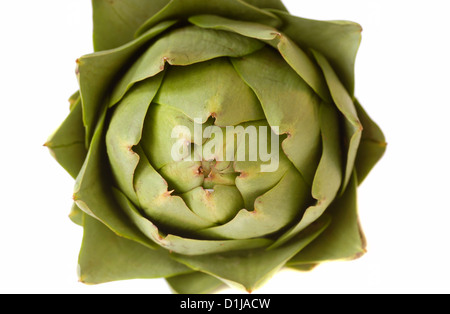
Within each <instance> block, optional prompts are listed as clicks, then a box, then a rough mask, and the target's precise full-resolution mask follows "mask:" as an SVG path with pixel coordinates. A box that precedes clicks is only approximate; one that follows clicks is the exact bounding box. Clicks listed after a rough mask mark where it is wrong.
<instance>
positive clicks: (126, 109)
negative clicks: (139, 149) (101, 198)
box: [106, 75, 163, 204]
mask: <svg viewBox="0 0 450 314" xmlns="http://www.w3.org/2000/svg"><path fill="white" fill-rule="evenodd" d="M162 77H163V75H158V76H155V77H153V78H150V79H148V80H145V81H143V82H141V83H139V84H137V85H135V86H134V87H133V89H131V90H130V92H129V93H128V94H127V95H125V97H124V98H123V99H122V101H121V102H120V104H118V105H117V108H116V110H115V111H114V114H113V115H112V118H111V122H110V124H109V128H108V132H107V133H106V148H107V152H108V157H109V161H110V164H111V168H112V170H113V175H114V176H115V179H116V180H115V182H116V184H117V185H118V186H119V187H120V188H121V189H122V191H124V193H125V194H126V195H127V196H128V198H130V199H131V200H132V201H133V202H134V203H135V204H139V201H138V199H137V196H136V192H135V190H134V171H135V170H136V167H137V165H138V163H139V156H138V155H137V154H136V153H135V152H134V151H133V150H132V147H133V146H135V145H137V144H138V143H139V141H140V140H141V135H142V128H143V127H144V120H145V117H146V115H147V111H148V108H149V106H150V103H151V101H152V99H153V97H154V96H155V95H156V93H157V91H158V89H159V86H160V84H161V81H162Z"/></svg>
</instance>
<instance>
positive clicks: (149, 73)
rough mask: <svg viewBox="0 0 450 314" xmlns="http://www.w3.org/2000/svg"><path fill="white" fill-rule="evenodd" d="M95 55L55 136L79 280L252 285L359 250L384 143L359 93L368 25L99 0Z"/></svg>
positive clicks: (234, 1) (192, 0)
mask: <svg viewBox="0 0 450 314" xmlns="http://www.w3.org/2000/svg"><path fill="white" fill-rule="evenodd" d="M92 5H93V22H94V50H95V52H94V53H92V54H89V55H85V56H83V57H81V58H79V59H78V60H77V68H76V75H77V78H78V81H79V90H78V91H77V92H76V93H75V94H74V95H72V96H71V97H70V113H69V115H68V117H67V118H66V119H65V121H64V122H63V123H62V125H61V126H60V127H59V128H58V129H57V131H56V132H55V133H54V134H53V135H52V136H51V137H50V139H49V140H48V142H47V143H46V146H47V147H48V148H49V149H50V151H51V153H52V155H53V156H54V157H55V159H56V160H57V161H58V162H59V164H60V165H61V166H62V167H64V168H65V169H66V170H67V172H68V173H69V174H70V175H71V176H72V177H73V178H74V179H75V188H74V194H73V200H74V205H73V208H72V211H71V213H70V218H71V219H72V220H73V221H74V222H75V223H77V224H79V225H81V226H82V227H83V230H84V231H83V241H82V245H81V251H80V254H79V262H78V263H79V278H80V281H81V282H84V283H89V284H98V283H104V282H110V281H116V280H125V279H135V278H166V280H167V283H168V284H169V286H170V287H171V289H172V290H173V291H174V292H176V293H210V292H214V291H217V289H219V288H221V287H224V286H225V287H226V286H229V287H232V288H237V289H244V290H245V291H253V290H254V289H257V288H259V287H261V286H262V285H263V284H264V283H266V282H267V280H269V279H270V278H271V276H273V275H274V274H275V273H276V272H278V271H279V270H280V269H283V268H286V267H288V268H292V269H296V270H304V271H306V270H311V269H312V268H314V266H316V265H318V264H319V263H321V262H324V261H330V260H343V259H353V258H357V257H359V256H361V255H362V254H363V253H364V252H365V240H364V237H363V232H362V231H361V228H360V224H359V222H358V213H357V205H356V192H357V187H358V185H359V184H361V182H362V181H363V180H364V179H365V177H366V176H367V174H368V173H369V171H370V170H371V169H372V168H373V166H374V165H375V164H376V163H377V161H378V160H379V159H380V158H381V157H382V155H383V153H384V151H385V147H386V144H385V139H384V136H383V133H382V131H381V130H380V128H379V127H378V126H377V125H376V124H375V123H374V122H373V121H372V120H371V118H370V117H369V115H368V114H367V113H366V112H365V111H364V109H363V108H362V107H361V105H360V104H359V103H358V101H357V99H356V98H355V97H354V63H355V57H356V53H357V50H358V47H359V44H360V40H361V27H360V26H359V25H358V24H356V23H353V22H347V21H316V20H310V19H305V18H300V17H296V16H293V15H291V14H290V13H288V11H287V10H286V8H285V7H284V5H283V4H282V2H280V1H279V0H245V1H244V0H208V1H204V0H170V1H169V0H152V1H148V0H114V1H110V0H93V1H92Z"/></svg>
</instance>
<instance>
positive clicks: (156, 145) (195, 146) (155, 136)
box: [140, 103, 213, 179]
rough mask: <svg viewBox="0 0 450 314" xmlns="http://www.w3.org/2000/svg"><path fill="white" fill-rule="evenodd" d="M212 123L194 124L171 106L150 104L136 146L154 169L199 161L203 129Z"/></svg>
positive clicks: (209, 121)
mask: <svg viewBox="0 0 450 314" xmlns="http://www.w3.org/2000/svg"><path fill="white" fill-rule="evenodd" d="M212 122H213V121H212V120H208V121H207V123H204V124H201V123H196V122H195V121H194V120H192V119H191V118H190V117H188V116H186V115H185V114H184V113H183V112H182V111H180V110H179V109H177V108H175V107H172V106H162V105H158V104H156V103H152V104H151V106H150V108H149V110H148V113H147V116H146V118H145V121H144V128H143V131H142V139H141V141H140V145H141V147H142V149H143V150H144V151H145V154H146V156H147V158H148V159H149V161H150V163H151V164H152V165H153V166H154V167H155V169H156V170H159V169H161V168H162V167H164V166H165V165H168V164H171V163H173V162H181V161H201V159H200V158H196V156H197V155H200V149H201V147H202V145H203V143H204V142H205V141H206V138H204V137H203V134H204V130H205V129H206V128H207V127H208V126H210V125H211V124H212ZM193 154H194V155H193ZM193 175H194V176H195V175H199V174H195V173H194V174H193ZM174 179H175V178H174Z"/></svg>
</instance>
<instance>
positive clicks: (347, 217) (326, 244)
mask: <svg viewBox="0 0 450 314" xmlns="http://www.w3.org/2000/svg"><path fill="white" fill-rule="evenodd" d="M327 214H329V215H330V216H331V217H332V219H331V224H330V226H329V227H328V228H327V230H325V231H324V232H323V233H322V234H321V235H320V236H319V237H318V238H317V240H315V241H314V242H313V243H311V244H310V245H309V246H308V247H306V248H305V249H304V250H303V251H301V252H299V253H298V254H297V255H296V256H295V257H293V258H292V259H291V260H290V261H289V262H288V265H289V266H291V265H298V264H305V263H321V262H326V261H335V260H349V259H355V258H358V257H360V256H361V255H363V254H364V253H365V252H366V249H365V247H366V242H365V238H364V235H363V233H362V231H361V227H360V224H359V220H358V208H357V180H356V175H353V176H352V178H351V180H350V183H349V184H348V186H347V189H346V190H345V193H344V194H342V196H340V197H339V198H337V199H336V201H335V202H334V203H333V204H332V205H331V206H330V208H329V209H328V210H327Z"/></svg>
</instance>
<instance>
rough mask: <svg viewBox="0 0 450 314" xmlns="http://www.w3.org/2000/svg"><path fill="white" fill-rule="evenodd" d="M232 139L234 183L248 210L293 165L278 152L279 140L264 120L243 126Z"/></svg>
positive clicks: (279, 149)
mask: <svg viewBox="0 0 450 314" xmlns="http://www.w3.org/2000/svg"><path fill="white" fill-rule="evenodd" d="M236 137H237V140H236V142H237V144H236V153H235V156H234V157H235V160H236V161H235V162H234V169H235V171H236V172H237V173H239V176H238V177H237V178H236V180H235V184H236V187H237V188H238V189H239V191H240V192H241V195H242V197H243V199H244V204H245V207H244V208H246V209H247V210H250V211H252V210H253V209H254V208H255V200H256V198H258V197H259V196H261V195H263V194H264V193H266V192H267V191H269V190H270V189H272V188H273V187H274V186H275V185H277V184H278V183H279V182H280V180H281V179H282V178H283V176H284V175H285V173H286V172H287V171H290V170H292V166H293V165H292V163H291V162H290V160H289V159H288V158H287V157H286V155H285V154H284V152H283V151H282V149H281V138H280V137H279V136H278V135H277V134H275V132H274V131H273V130H272V128H271V127H270V126H269V125H268V124H267V121H265V120H261V121H255V122H251V123H245V124H243V125H242V129H241V131H240V132H239V133H237V136H236ZM256 139H257V140H256ZM242 152H244V153H242ZM240 154H242V156H239V155H240Z"/></svg>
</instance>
